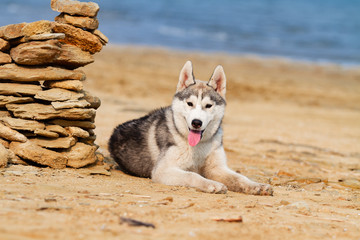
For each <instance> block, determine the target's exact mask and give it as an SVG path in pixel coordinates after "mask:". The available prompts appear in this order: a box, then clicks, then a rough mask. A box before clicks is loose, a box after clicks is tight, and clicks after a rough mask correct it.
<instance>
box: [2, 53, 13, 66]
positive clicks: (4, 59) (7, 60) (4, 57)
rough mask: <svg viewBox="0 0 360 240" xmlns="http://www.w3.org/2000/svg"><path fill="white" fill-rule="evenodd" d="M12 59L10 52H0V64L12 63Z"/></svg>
mask: <svg viewBox="0 0 360 240" xmlns="http://www.w3.org/2000/svg"><path fill="white" fill-rule="evenodd" d="M11 62H12V59H11V57H10V55H9V54H7V53H3V52H0V65H2V64H8V63H11Z"/></svg>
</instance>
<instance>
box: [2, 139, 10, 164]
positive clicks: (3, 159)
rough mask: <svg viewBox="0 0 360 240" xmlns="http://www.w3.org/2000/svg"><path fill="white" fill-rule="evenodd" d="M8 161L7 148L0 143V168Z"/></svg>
mask: <svg viewBox="0 0 360 240" xmlns="http://www.w3.org/2000/svg"><path fill="white" fill-rule="evenodd" d="M8 161H9V150H7V149H6V148H5V147H4V146H3V145H2V144H0V168H3V167H6V166H7V163H8Z"/></svg>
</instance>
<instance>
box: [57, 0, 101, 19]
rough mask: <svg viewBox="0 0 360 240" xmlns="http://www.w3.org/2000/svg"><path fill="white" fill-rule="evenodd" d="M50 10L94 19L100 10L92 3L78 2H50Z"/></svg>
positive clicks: (67, 0) (59, 0)
mask: <svg viewBox="0 0 360 240" xmlns="http://www.w3.org/2000/svg"><path fill="white" fill-rule="evenodd" d="M51 9H52V10H54V11H57V12H64V13H68V14H70V15H80V16H87V17H95V16H96V15H97V13H98V11H99V9H100V7H99V5H98V4H97V3H94V2H79V1H73V0H51Z"/></svg>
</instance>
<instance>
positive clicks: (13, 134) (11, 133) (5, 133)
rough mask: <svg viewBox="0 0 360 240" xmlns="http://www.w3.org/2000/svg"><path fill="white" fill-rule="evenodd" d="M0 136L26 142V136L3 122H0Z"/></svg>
mask: <svg viewBox="0 0 360 240" xmlns="http://www.w3.org/2000/svg"><path fill="white" fill-rule="evenodd" d="M0 137H1V138H3V139H6V140H9V141H16V142H26V141H27V138H26V137H25V136H24V135H23V134H21V133H19V132H18V131H15V130H13V129H11V128H9V127H7V126H5V125H4V124H2V123H0Z"/></svg>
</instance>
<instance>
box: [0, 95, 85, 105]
mask: <svg viewBox="0 0 360 240" xmlns="http://www.w3.org/2000/svg"><path fill="white" fill-rule="evenodd" d="M31 102H34V99H33V98H31V97H14V96H2V95H0V107H5V105H6V104H10V103H31ZM89 105H90V104H89Z"/></svg>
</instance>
